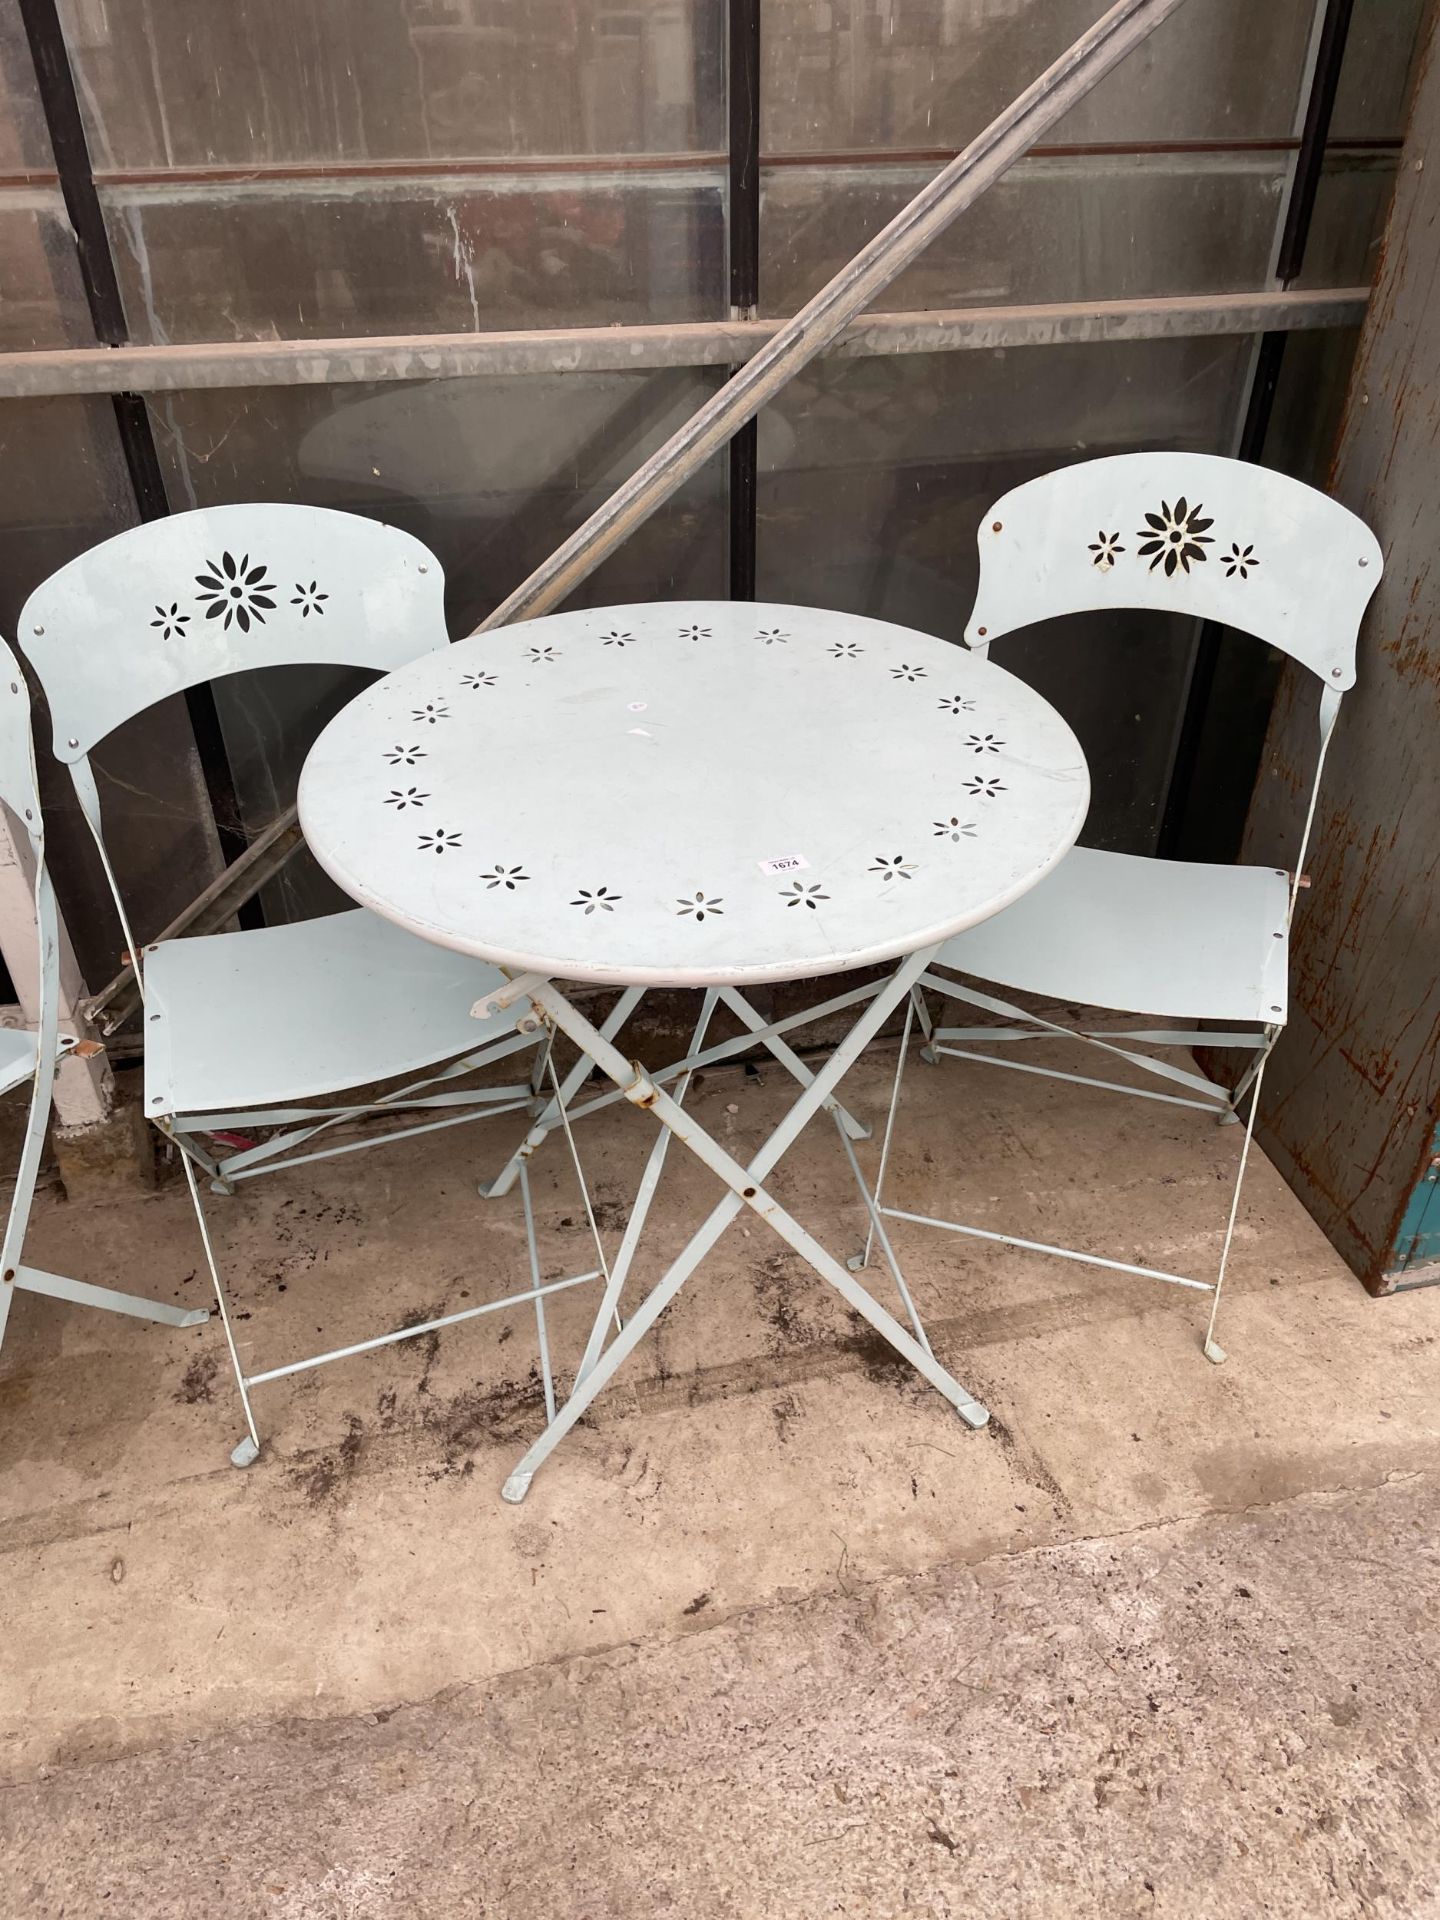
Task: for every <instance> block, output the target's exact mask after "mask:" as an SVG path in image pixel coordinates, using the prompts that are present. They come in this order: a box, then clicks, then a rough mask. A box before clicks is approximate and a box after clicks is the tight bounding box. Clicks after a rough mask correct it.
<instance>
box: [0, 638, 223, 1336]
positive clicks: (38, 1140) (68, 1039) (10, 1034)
mask: <svg viewBox="0 0 1440 1920" xmlns="http://www.w3.org/2000/svg"><path fill="white" fill-rule="evenodd" d="M0 801H3V803H4V805H5V806H6V807H7V808H8V809H9V811H10V813H11V814H12V815H13V816H14V818H15V820H16V821H17V822H18V824H19V826H20V828H21V831H22V832H23V834H24V836H25V838H26V839H27V840H28V842H29V846H30V857H31V860H32V862H33V865H34V871H35V928H36V938H37V940H38V943H39V962H40V964H39V969H38V973H39V981H40V1000H39V1008H38V1013H37V1019H36V1030H35V1032H34V1033H19V1032H15V1031H13V1030H11V1029H6V1030H5V1031H4V1032H3V1033H0V1093H9V1092H10V1091H12V1090H13V1089H14V1088H16V1087H19V1086H21V1085H23V1083H24V1082H25V1081H26V1080H29V1082H30V1112H29V1117H28V1118H27V1120H26V1124H25V1139H24V1143H23V1145H22V1146H21V1149H20V1164H19V1166H18V1167H17V1169H16V1172H15V1191H14V1193H13V1195H12V1196H11V1201H10V1211H9V1214H8V1216H7V1218H6V1222H5V1236H4V1242H3V1247H0V1344H3V1342H4V1338H5V1328H6V1324H7V1322H8V1320H9V1317H10V1302H11V1300H12V1299H13V1297H14V1295H15V1293H16V1292H17V1291H20V1292H25V1293H43V1294H48V1295H49V1296H50V1298H51V1299H54V1300H70V1301H73V1302H75V1303H77V1304H78V1305H81V1306H87V1307H97V1308H100V1309H102V1310H104V1311H106V1312H110V1313H123V1314H129V1315H131V1316H132V1317H134V1318H136V1319H140V1320H155V1321H158V1322H160V1323H161V1324H162V1325H164V1326H170V1327H194V1326H200V1325H202V1324H203V1323H204V1322H205V1321H206V1320H208V1319H209V1317H210V1316H209V1313H208V1312H207V1311H206V1310H205V1309H204V1308H199V1309H188V1310H187V1309H184V1308H181V1307H174V1306H168V1305H165V1304H163V1303H162V1302H160V1301H158V1300H146V1299H144V1298H143V1297H141V1296H140V1295H139V1294H132V1293H118V1292H116V1291H115V1290H114V1289H112V1288H109V1287H97V1286H93V1285H91V1284H90V1283H89V1282H88V1281H84V1280H75V1279H72V1278H71V1277H70V1276H69V1275H68V1274H58V1273H47V1272H45V1271H44V1270H43V1269H41V1268H39V1267H31V1266H27V1265H26V1264H25V1258H24V1254H25V1232H26V1228H27V1227H28V1226H29V1223H30V1209H31V1206H32V1205H33V1202H34V1198H35V1181H36V1177H37V1175H38V1174H39V1171H40V1157H41V1154H42V1153H43V1152H44V1148H45V1132H46V1128H47V1126H48V1125H49V1120H50V1099H51V1093H52V1090H53V1087H54V1082H55V1066H56V1061H57V1059H58V1058H59V1056H60V1055H61V1054H63V1053H65V1052H68V1051H69V1049H70V1048H71V1047H73V1046H74V1045H75V1039H74V1036H73V1035H70V1034H60V1033H59V1032H57V1024H56V1023H57V1019H58V1009H59V1003H60V926H59V916H58V914H57V913H56V909H55V894H54V889H53V888H52V886H51V883H50V875H49V872H48V871H47V869H46V866H45V828H44V821H43V817H42V815H41V811H40V793H39V788H38V785H37V783H36V778H35V750H34V743H33V740H32V738H31V732H30V693H29V689H28V687H27V686H26V684H25V676H24V674H23V673H22V672H21V671H20V663H19V662H18V661H17V660H16V658H15V656H14V654H13V653H11V651H10V649H9V647H7V646H6V645H5V643H4V641H3V640H0Z"/></svg>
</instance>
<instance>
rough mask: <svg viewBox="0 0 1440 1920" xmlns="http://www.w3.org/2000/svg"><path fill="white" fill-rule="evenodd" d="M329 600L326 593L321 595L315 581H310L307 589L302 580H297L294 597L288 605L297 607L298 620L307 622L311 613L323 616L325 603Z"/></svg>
mask: <svg viewBox="0 0 1440 1920" xmlns="http://www.w3.org/2000/svg"><path fill="white" fill-rule="evenodd" d="M329 598H330V596H329V594H328V593H321V591H320V588H319V586H318V585H317V584H316V582H315V581H313V580H312V581H311V582H310V584H309V586H308V587H307V586H306V585H305V583H304V581H303V580H297V581H296V582H295V595H294V598H293V599H292V600H291V602H290V604H291V606H292V607H298V608H299V609H300V618H301V619H302V620H308V619H309V618H310V616H311V614H312V613H314V614H318V615H320V616H321V617H323V616H324V613H325V602H326V601H327V600H328V599H329Z"/></svg>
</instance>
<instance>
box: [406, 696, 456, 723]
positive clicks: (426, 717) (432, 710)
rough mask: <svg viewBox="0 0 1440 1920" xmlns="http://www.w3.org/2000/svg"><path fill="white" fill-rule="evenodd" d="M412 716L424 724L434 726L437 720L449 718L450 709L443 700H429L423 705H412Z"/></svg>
mask: <svg viewBox="0 0 1440 1920" xmlns="http://www.w3.org/2000/svg"><path fill="white" fill-rule="evenodd" d="M410 718H411V719H412V720H418V721H420V722H421V723H422V725H424V726H429V727H433V726H434V725H435V723H436V721H437V720H448V719H449V718H450V709H449V707H447V706H446V705H445V702H444V701H443V700H427V701H426V702H425V704H424V706H423V707H412V708H411V709H410Z"/></svg>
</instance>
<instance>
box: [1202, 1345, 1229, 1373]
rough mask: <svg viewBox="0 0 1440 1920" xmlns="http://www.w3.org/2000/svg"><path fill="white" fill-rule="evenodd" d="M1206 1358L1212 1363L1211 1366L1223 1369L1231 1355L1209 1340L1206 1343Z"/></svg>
mask: <svg viewBox="0 0 1440 1920" xmlns="http://www.w3.org/2000/svg"><path fill="white" fill-rule="evenodd" d="M1205 1358H1206V1359H1207V1360H1208V1361H1209V1362H1210V1364H1211V1366H1214V1367H1223V1366H1224V1364H1225V1362H1226V1360H1227V1359H1228V1358H1229V1355H1228V1354H1227V1353H1226V1351H1225V1349H1224V1347H1222V1346H1218V1345H1217V1344H1216V1343H1215V1341H1213V1340H1209V1339H1207V1340H1206V1342H1205Z"/></svg>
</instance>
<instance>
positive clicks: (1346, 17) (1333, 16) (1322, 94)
mask: <svg viewBox="0 0 1440 1920" xmlns="http://www.w3.org/2000/svg"><path fill="white" fill-rule="evenodd" d="M1353 11H1354V0H1328V4H1327V6H1326V9H1325V18H1324V20H1323V21H1322V22H1321V27H1320V44H1319V47H1318V48H1317V50H1316V57H1315V71H1314V74H1313V76H1312V78H1311V82H1310V95H1309V98H1308V100H1307V101H1306V104H1305V126H1304V130H1303V132H1302V134H1301V137H1300V148H1299V152H1298V153H1297V155H1296V158H1295V175H1294V179H1293V180H1292V182H1291V186H1290V198H1289V200H1288V202H1287V204H1286V207H1285V224H1284V226H1283V227H1282V229H1281V234H1280V246H1279V251H1278V253H1277V256H1276V267H1275V272H1276V276H1277V278H1278V279H1279V281H1280V284H1281V287H1282V288H1289V287H1290V285H1291V284H1292V283H1293V282H1294V281H1295V280H1296V278H1298V276H1299V273H1300V270H1301V268H1302V267H1303V266H1304V264H1305V248H1306V246H1307V244H1308V242H1309V238H1310V228H1311V224H1312V222H1313V220H1314V216H1315V199H1316V195H1317V194H1318V192H1319V188H1320V176H1321V173H1322V171H1323V170H1324V166H1325V145H1326V142H1327V141H1328V140H1329V137H1330V122H1331V119H1332V117H1333V115H1334V112H1335V96H1336V94H1337V92H1338V90H1339V86H1340V72H1341V69H1342V67H1343V66H1344V62H1345V45H1346V41H1347V40H1348V38H1349V34H1350V18H1351V14H1352V13H1353ZM1286 337H1287V336H1286V335H1285V334H1284V333H1265V334H1262V335H1261V337H1260V347H1259V351H1258V353H1257V355H1256V360H1255V375H1254V379H1253V380H1252V381H1251V385H1250V396H1249V400H1248V401H1247V403H1246V408H1245V419H1244V421H1243V423H1242V425H1241V429H1240V445H1239V448H1238V449H1237V451H1238V454H1239V457H1240V459H1242V460H1248V461H1251V462H1252V463H1254V464H1257V465H1258V464H1259V463H1260V462H1261V461H1263V459H1264V455H1265V442H1266V439H1267V437H1268V435H1269V432H1270V421H1271V417H1272V415H1273V414H1274V411H1275V395H1276V392H1277V391H1278V389H1279V385H1280V370H1281V367H1282V365H1283V364H1284V359H1285V341H1286ZM1223 634H1224V629H1223V628H1222V627H1219V626H1217V625H1216V624H1215V623H1214V622H1213V621H1208V620H1207V621H1206V622H1205V624H1204V625H1203V626H1202V627H1201V629H1200V635H1199V638H1198V640H1197V641H1196V645H1195V659H1194V664H1193V665H1192V667H1191V671H1190V681H1189V685H1188V686H1187V688H1186V694H1185V711H1184V713H1183V715H1182V716H1181V721H1180V732H1179V735H1178V736H1177V738H1176V742H1175V758H1174V761H1173V763H1172V765H1171V769H1170V782H1169V786H1168V788H1167V790H1166V795H1165V810H1164V813H1163V815H1162V817H1161V821H1160V832H1159V835H1158V837H1157V841H1156V852H1157V853H1158V854H1160V855H1161V856H1162V858H1167V859H1175V858H1177V857H1182V856H1184V855H1186V854H1187V853H1188V854H1189V855H1190V856H1191V857H1192V858H1199V859H1207V860H1214V861H1220V862H1223V861H1225V860H1227V859H1234V857H1235V855H1236V854H1237V853H1238V852H1239V850H1240V846H1239V831H1240V829H1243V814H1241V815H1240V816H1239V819H1240V828H1239V829H1232V830H1231V834H1230V836H1229V837H1231V838H1233V839H1234V844H1233V845H1225V846H1221V845H1218V844H1216V842H1215V839H1214V836H1213V834H1211V835H1208V836H1207V835H1200V836H1198V837H1197V828H1196V824H1195V823H1196V822H1197V820H1199V819H1200V818H1202V817H1208V818H1211V819H1214V818H1217V817H1218V818H1224V817H1225V816H1224V814H1223V813H1222V814H1219V815H1218V816H1217V815H1216V814H1215V813H1214V812H1213V810H1212V809H1210V808H1207V807H1205V806H1197V805H1196V804H1195V802H1196V797H1197V796H1196V795H1195V792H1194V786H1195V776H1196V771H1197V769H1198V767H1199V764H1200V756H1201V749H1202V745H1203V742H1204V738H1205V735H1206V732H1207V730H1208V728H1209V726H1210V722H1211V705H1212V700H1213V696H1214V691H1215V676H1216V673H1217V670H1218V668H1219V664H1220V645H1221V640H1222V637H1223ZM1271 691H1272V694H1273V689H1272V690H1271ZM1263 747H1264V741H1263V739H1254V740H1252V741H1251V742H1250V743H1249V745H1248V746H1247V748H1246V750H1245V754H1244V759H1245V764H1244V766H1243V767H1242V768H1238V769H1237V770H1236V779H1237V781H1240V780H1243V782H1244V785H1245V791H1246V792H1247V793H1249V792H1250V790H1251V789H1252V788H1253V787H1254V784H1255V779H1256V776H1257V774H1258V772H1259V766H1260V753H1261V751H1262V750H1263Z"/></svg>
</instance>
